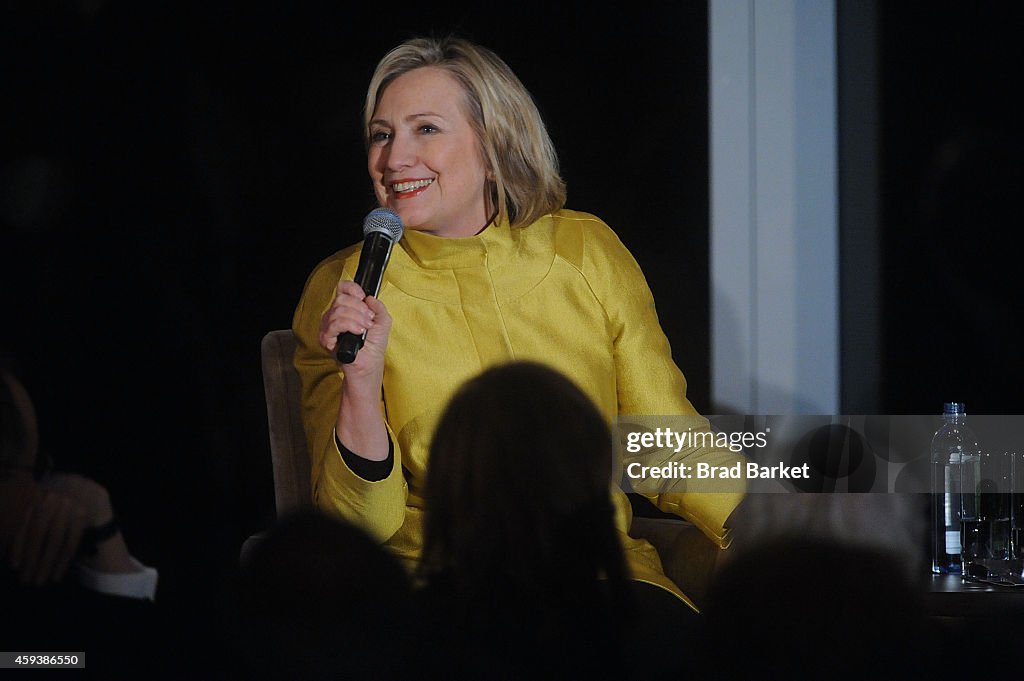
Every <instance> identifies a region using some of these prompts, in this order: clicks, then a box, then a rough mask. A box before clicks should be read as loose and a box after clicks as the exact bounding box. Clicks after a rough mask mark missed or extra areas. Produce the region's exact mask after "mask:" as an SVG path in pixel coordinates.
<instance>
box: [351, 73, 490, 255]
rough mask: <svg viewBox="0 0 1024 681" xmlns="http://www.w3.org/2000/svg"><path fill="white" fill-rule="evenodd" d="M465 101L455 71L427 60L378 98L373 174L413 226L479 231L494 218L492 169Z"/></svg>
mask: <svg viewBox="0 0 1024 681" xmlns="http://www.w3.org/2000/svg"><path fill="white" fill-rule="evenodd" d="M464 101H465V94H464V93H463V91H462V87H461V86H460V85H459V83H458V81H456V80H455V78H454V77H453V76H451V75H450V74H449V73H448V72H447V71H445V70H443V69H440V68H436V67H431V66H427V67H423V68H418V69H415V70H413V71H409V72H407V73H404V74H402V75H401V76H398V77H397V78H395V80H393V81H392V82H391V83H390V84H388V86H387V87H386V88H385V89H384V92H383V94H382V95H381V97H380V100H379V101H378V102H377V107H376V109H375V110H374V112H373V116H372V117H371V120H370V127H369V135H370V151H369V154H368V159H367V166H368V169H369V171H370V179H371V180H372V181H373V190H374V192H375V193H376V195H377V201H378V202H379V203H380V205H381V206H383V207H386V208H390V209H392V210H394V211H395V212H397V213H398V215H399V216H400V217H401V218H402V222H403V223H404V224H405V227H406V228H407V229H414V230H418V231H423V232H429V233H431V234H436V235H437V236H445V237H461V236H471V235H473V234H476V233H477V232H479V231H480V230H481V229H482V228H483V227H484V226H485V225H486V224H487V222H488V219H489V218H490V210H489V206H488V200H487V169H486V167H485V165H484V161H483V156H482V154H481V152H480V144H479V142H478V141H477V136H476V133H475V132H474V130H473V127H472V124H471V123H470V120H469V117H468V116H467V115H466V112H465V106H464Z"/></svg>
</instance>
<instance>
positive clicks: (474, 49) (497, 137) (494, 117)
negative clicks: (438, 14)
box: [363, 37, 565, 227]
mask: <svg viewBox="0 0 1024 681" xmlns="http://www.w3.org/2000/svg"><path fill="white" fill-rule="evenodd" d="M425 66H436V67H438V68H442V69H444V70H445V71H447V72H448V73H450V74H451V75H452V76H454V77H455V79H456V81H457V82H458V83H459V85H460V86H461V87H462V90H463V92H465V95H466V98H465V107H466V113H467V116H468V118H469V120H470V123H471V124H472V126H473V129H474V131H475V132H476V136H477V140H478V142H479V144H480V149H481V152H482V153H483V156H484V162H485V164H486V166H487V168H488V170H489V171H490V174H491V177H490V199H491V205H492V207H497V210H498V215H499V216H504V217H506V218H507V219H508V221H509V224H511V225H512V226H513V227H522V226H526V225H529V224H531V223H533V222H534V221H536V220H537V219H538V218H540V217H541V216H543V215H546V214H547V213H551V212H553V211H556V210H558V209H559V208H561V207H562V206H564V205H565V182H563V181H562V178H561V176H560V175H559V172H558V155H557V154H556V153H555V147H554V145H553V144H552V143H551V138H550V137H549V136H548V132H547V129H546V128H545V127H544V121H543V120H542V119H541V116H540V112H539V111H538V110H537V105H536V104H535V103H534V101H533V97H532V96H530V93H529V92H528V91H527V89H526V88H525V87H524V86H523V84H522V83H521V82H520V81H519V79H518V78H517V77H516V75H515V74H514V73H513V72H512V69H510V68H509V67H508V65H507V64H506V63H505V62H504V61H502V59H501V58H500V57H498V55H496V54H494V52H492V51H490V50H488V49H487V48H484V47H480V46H479V45H475V44H473V43H471V42H469V41H467V40H464V39H462V38H456V37H447V38H442V39H436V38H414V39H412V40H408V41H406V42H404V43H402V44H401V45H399V46H398V47H396V48H394V49H393V50H391V51H390V52H388V53H387V54H386V55H384V58H383V59H381V60H380V63H379V64H377V68H376V70H375V71H374V73H373V77H372V78H371V79H370V86H369V88H368V89H367V91H366V105H365V108H364V110H363V117H364V120H363V123H364V135H365V137H366V141H367V144H369V130H370V127H369V124H370V121H371V120H372V118H373V113H374V110H375V109H376V108H377V103H378V101H380V97H381V95H382V94H383V92H384V89H385V88H387V86H388V85H389V84H390V83H391V81H393V80H394V79H395V78H398V77H399V76H401V75H402V74H404V73H408V72H409V71H412V70H414V69H418V68H423V67H425Z"/></svg>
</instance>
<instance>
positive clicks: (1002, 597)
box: [925, 575, 1024, 617]
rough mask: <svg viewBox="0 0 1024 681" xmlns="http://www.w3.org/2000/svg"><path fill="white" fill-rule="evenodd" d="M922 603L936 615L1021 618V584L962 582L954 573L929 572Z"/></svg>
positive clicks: (1023, 595) (1023, 596)
mask: <svg viewBox="0 0 1024 681" xmlns="http://www.w3.org/2000/svg"><path fill="white" fill-rule="evenodd" d="M925 604H926V606H927V608H928V613H929V614H930V615H933V616H936V617H1005V616H1012V617H1024V586H995V585H993V584H984V583H976V582H965V581H963V579H961V578H960V577H959V576H958V575H932V576H931V581H930V582H928V584H927V592H926V594H925Z"/></svg>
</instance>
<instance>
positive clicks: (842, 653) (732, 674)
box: [701, 537, 934, 680]
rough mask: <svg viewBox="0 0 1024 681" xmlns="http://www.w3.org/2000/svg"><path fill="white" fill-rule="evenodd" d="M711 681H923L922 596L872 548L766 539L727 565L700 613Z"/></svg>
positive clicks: (927, 655)
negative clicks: (915, 679)
mask: <svg viewBox="0 0 1024 681" xmlns="http://www.w3.org/2000/svg"><path fill="white" fill-rule="evenodd" d="M704 616H705V631H704V636H705V640H704V642H703V644H702V646H701V651H702V654H703V655H704V656H705V668H706V669H709V670H713V671H714V677H715V678H716V679H723V680H726V679H743V680H747V679H754V678H756V679H787V680H792V679H907V678H927V675H926V674H925V670H926V669H928V668H929V665H930V664H931V662H932V659H933V657H934V656H933V655H932V654H931V653H933V652H934V651H933V650H932V649H931V648H930V647H929V645H930V641H929V637H928V631H929V630H928V623H927V618H926V615H925V611H924V607H923V602H922V600H921V594H919V593H918V591H917V590H916V588H915V587H914V585H912V584H911V583H910V582H909V581H908V580H907V578H906V573H905V571H904V570H903V569H902V568H901V567H900V566H896V565H894V563H893V557H892V556H891V555H890V554H889V553H888V552H886V551H884V550H881V549H878V548H870V547H858V546H851V545H847V544H843V543H840V542H838V541H830V540H827V539H822V538H820V537H816V538H812V539H800V538H796V537H791V538H779V539H777V540H773V541H766V542H764V543H762V544H760V545H759V546H758V547H757V548H755V549H751V550H749V551H746V552H744V553H742V554H741V555H739V556H737V557H736V558H735V559H734V560H731V561H729V562H728V563H726V564H725V565H724V566H723V567H722V569H721V570H720V572H719V573H718V574H717V576H716V578H715V580H714V582H713V583H712V586H711V589H710V592H709V596H708V600H707V604H706V607H705V609H704Z"/></svg>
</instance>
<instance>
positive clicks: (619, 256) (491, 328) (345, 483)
mask: <svg viewBox="0 0 1024 681" xmlns="http://www.w3.org/2000/svg"><path fill="white" fill-rule="evenodd" d="M360 248H361V244H356V245H354V246H351V247H349V248H346V249H344V250H342V251H339V252H338V253H335V254H334V255H332V256H331V257H329V258H327V259H326V260H324V261H323V262H321V263H320V264H319V265H318V266H317V267H316V268H315V269H314V271H313V273H312V274H311V275H310V277H309V279H308V281H307V282H306V287H305V290H304V291H303V294H302V298H301V300H300V301H299V305H298V307H297V309H296V311H295V317H294V321H293V329H294V331H295V335H296V338H297V341H298V349H297V351H296V355H295V366H296V368H297V369H298V371H299V373H300V375H301V377H302V384H303V418H304V422H305V427H306V435H307V438H308V441H309V448H310V456H311V458H312V461H311V463H312V485H313V497H314V501H315V503H316V504H317V506H319V507H320V508H323V509H326V510H328V511H330V512H333V513H337V514H339V515H341V516H343V517H345V518H347V519H349V520H351V521H353V522H355V523H356V524H358V525H359V526H361V527H363V528H365V529H367V530H368V531H370V532H371V533H372V534H373V535H375V536H376V537H377V538H378V539H379V540H380V541H382V542H383V543H384V544H385V545H387V546H388V547H390V548H391V549H392V550H393V551H394V552H395V553H396V554H397V555H398V556H399V557H400V558H402V559H405V560H406V561H408V562H409V563H411V564H414V563H415V561H416V560H417V559H418V557H419V554H420V549H421V543H422V541H421V539H422V537H421V533H422V515H423V499H422V497H421V494H422V486H423V482H424V479H425V478H424V475H425V471H426V467H427V457H428V449H429V446H430V438H431V436H432V434H433V430H434V426H435V424H436V422H437V420H438V419H439V418H440V415H441V412H442V411H443V409H444V407H445V405H446V404H447V402H448V400H449V398H450V396H451V395H452V394H453V393H454V391H455V390H456V389H457V388H458V387H459V386H460V385H461V384H462V383H463V382H464V381H465V380H467V379H469V378H471V377H473V376H475V375H476V374H478V373H479V372H480V371H482V370H483V369H485V368H487V367H489V366H491V365H494V364H497V363H501V362H505V361H509V360H516V359H518V360H534V361H538V362H543V363H545V364H547V365H549V366H551V367H553V368H555V369H557V370H559V371H561V372H562V373H564V374H566V375H567V376H568V377H570V378H571V379H573V380H574V381H575V382H576V384H577V385H578V386H579V387H580V388H581V389H582V390H583V391H584V392H585V393H586V394H587V395H589V396H590V398H591V399H592V400H593V401H594V403H595V404H596V405H597V406H598V408H599V409H600V410H601V411H602V413H604V414H605V416H606V417H607V418H608V419H609V421H611V420H612V419H614V418H615V417H616V416H618V415H625V414H641V415H663V414H664V415H669V414H681V415H696V411H695V410H694V408H693V406H692V405H691V404H690V402H689V400H687V398H686V379H685V378H684V377H683V374H682V372H681V371H680V370H679V368H678V367H677V366H676V365H675V363H674V362H673V360H672V356H671V351H670V348H669V344H668V340H667V339H666V337H665V334H664V333H663V332H662V330H661V326H660V325H659V323H658V319H657V315H656V313H655V309H654V299H653V297H652V295H651V292H650V289H649V287H648V286H647V282H646V280H645V279H644V276H643V273H642V272H641V271H640V267H639V266H638V265H637V263H636V261H635V260H634V259H633V257H632V256H631V255H630V253H629V251H627V250H626V248H625V246H623V244H622V243H621V241H619V239H618V237H617V236H616V235H615V234H614V233H613V232H612V231H611V229H610V228H609V227H608V226H607V225H606V224H605V223H604V222H602V221H601V220H599V219H598V218H596V217H594V216H592V215H588V214H586V213H579V212H575V211H569V210H560V211H557V212H555V213H553V214H551V215H547V216H545V217H543V218H541V219H540V220H538V221H537V222H535V223H534V224H532V225H530V226H528V227H525V228H510V227H509V226H508V224H507V223H501V222H498V223H496V224H492V225H491V226H489V227H488V228H487V229H485V230H483V231H482V232H481V233H480V234H478V235H476V236H473V237H466V238H460V239H448V238H441V237H435V236H432V235H429V234H424V233H422V232H416V231H412V230H408V231H406V233H405V235H404V237H403V239H402V240H401V241H400V242H399V243H398V244H397V245H396V246H395V248H394V251H393V252H392V255H391V261H390V263H389V264H388V268H387V270H386V272H385V276H384V283H383V285H382V286H381V290H380V294H379V298H380V300H381V301H383V302H384V304H385V305H387V308H388V311H389V312H390V313H391V316H392V318H393V319H394V324H393V326H392V329H391V335H390V337H389V340H388V347H387V352H386V356H385V368H384V386H383V409H384V410H385V420H386V422H387V424H388V428H389V430H390V434H391V438H392V441H393V443H394V445H395V465H394V467H393V469H392V471H391V474H390V476H389V477H387V478H385V479H384V480H380V481H377V482H369V481H367V480H364V479H363V478H361V477H359V476H357V475H356V474H355V473H353V472H352V471H351V470H349V468H348V466H346V464H345V462H344V460H343V459H342V457H341V454H340V453H339V451H338V448H337V445H336V443H335V439H334V423H335V420H336V417H337V412H338V405H339V400H340V391H341V382H342V380H343V373H342V371H341V368H340V366H339V365H338V363H337V362H336V361H335V360H334V358H333V357H331V356H330V355H329V354H328V353H327V352H325V351H324V350H323V349H322V348H321V347H320V345H319V342H318V331H319V327H320V318H321V316H322V315H323V313H324V312H325V311H326V310H327V308H328V307H330V304H331V301H332V300H333V298H334V294H335V289H336V287H337V284H338V281H339V280H340V279H342V278H345V279H352V278H353V277H354V275H355V271H356V267H357V265H358V261H359V252H360ZM698 460H700V461H708V462H710V463H712V464H713V465H730V464H732V463H734V462H735V461H737V460H739V457H738V456H737V455H736V454H733V453H731V452H729V451H728V450H727V449H709V450H699V451H697V452H695V453H692V454H690V455H689V456H688V458H687V462H695V461H698ZM615 498H616V499H615V500H616V504H617V508H618V509H619V513H618V517H617V523H618V525H619V528H620V530H621V531H622V534H623V537H622V539H623V544H624V547H625V549H626V558H627V562H628V564H629V565H630V567H631V569H632V571H633V574H634V577H636V578H637V579H641V580H643V581H648V582H651V583H654V584H657V585H659V586H662V587H664V588H667V589H669V590H671V591H673V592H674V593H676V594H677V595H682V594H681V593H680V592H679V590H678V587H676V585H674V584H673V583H672V582H671V581H670V580H668V578H666V577H665V576H664V573H663V571H662V567H661V562H660V560H659V559H658V555H657V552H656V551H655V550H654V548H653V547H652V546H651V545H650V544H648V543H647V542H646V541H643V540H636V539H632V538H630V537H629V536H628V535H627V534H626V531H627V530H628V528H629V525H630V522H631V520H632V514H631V509H630V505H629V501H628V499H627V498H626V496H625V494H623V493H622V492H620V491H616V492H615ZM650 498H651V499H652V501H654V503H655V504H656V505H657V506H658V507H659V508H661V509H662V510H664V511H667V512H672V513H675V514H677V515H680V516H682V517H684V518H686V519H688V520H690V521H691V522H693V523H694V524H696V525H697V526H698V527H700V528H701V529H702V530H703V531H704V533H705V534H707V535H708V536H709V537H710V538H711V539H712V540H714V541H715V542H717V543H718V544H719V546H724V545H725V544H726V541H727V539H726V534H727V532H726V530H725V529H724V527H723V524H724V522H725V520H726V518H727V517H728V515H729V513H731V512H732V510H733V508H734V507H735V506H736V504H737V503H739V499H740V495H739V494H726V493H703V494H701V493H692V492H689V493H681V494H680V493H671V494H660V495H650Z"/></svg>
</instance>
